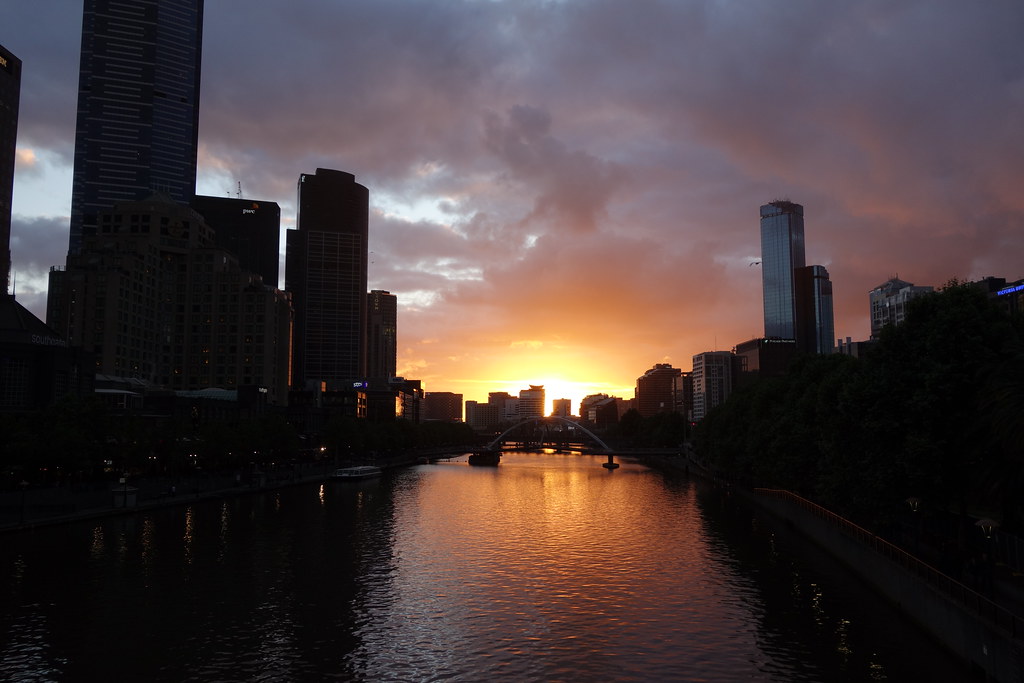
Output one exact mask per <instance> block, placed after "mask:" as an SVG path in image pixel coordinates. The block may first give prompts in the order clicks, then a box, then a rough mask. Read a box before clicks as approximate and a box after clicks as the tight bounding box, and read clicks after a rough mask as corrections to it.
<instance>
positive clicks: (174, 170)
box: [68, 0, 276, 284]
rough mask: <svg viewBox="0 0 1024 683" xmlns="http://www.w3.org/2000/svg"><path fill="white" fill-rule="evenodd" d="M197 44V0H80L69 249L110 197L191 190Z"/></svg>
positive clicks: (184, 195)
mask: <svg viewBox="0 0 1024 683" xmlns="http://www.w3.org/2000/svg"><path fill="white" fill-rule="evenodd" d="M202 45H203V0H85V12H84V15H83V19H82V47H81V61H80V66H79V76H78V79H79V80H78V118H77V125H76V130H75V160H74V161H75V170H74V176H73V179H72V186H71V230H70V238H69V240H68V249H69V253H77V251H78V250H79V249H80V248H81V246H82V237H83V234H85V233H86V232H89V231H90V230H92V229H94V228H95V225H96V218H97V216H98V215H99V214H100V213H102V212H104V211H109V210H111V209H112V208H113V206H114V204H117V203H122V202H127V201H136V200H139V199H143V198H145V197H148V196H150V195H151V194H152V193H153V192H160V193H163V194H165V195H167V196H169V197H170V198H171V199H173V200H174V201H177V202H179V203H185V204H187V203H188V202H189V201H190V200H191V199H192V196H193V195H194V194H195V186H196V156H197V150H198V141H199V80H200V65H201V61H202ZM275 284H276V283H275Z"/></svg>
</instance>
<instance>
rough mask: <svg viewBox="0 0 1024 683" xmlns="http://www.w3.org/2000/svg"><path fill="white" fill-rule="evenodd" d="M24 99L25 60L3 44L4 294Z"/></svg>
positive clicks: (0, 265)
mask: <svg viewBox="0 0 1024 683" xmlns="http://www.w3.org/2000/svg"><path fill="white" fill-rule="evenodd" d="M20 99H21V60H20V59H18V58H17V57H15V56H14V55H13V54H12V53H11V52H10V51H8V50H7V49H6V48H4V46H3V45H0V277H2V278H3V285H4V289H3V291H2V292H0V294H7V293H8V292H9V291H11V202H12V200H13V197H14V158H15V148H16V146H17V142H18V107H19V101H20Z"/></svg>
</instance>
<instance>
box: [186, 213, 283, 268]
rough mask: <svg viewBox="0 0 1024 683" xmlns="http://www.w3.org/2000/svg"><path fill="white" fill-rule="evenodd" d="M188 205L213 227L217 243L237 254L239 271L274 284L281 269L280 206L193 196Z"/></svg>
mask: <svg viewBox="0 0 1024 683" xmlns="http://www.w3.org/2000/svg"><path fill="white" fill-rule="evenodd" d="M190 204H191V206H192V208H193V209H195V210H196V213H198V214H199V215H201V216H202V217H203V220H205V221H206V224H207V225H209V226H210V227H211V228H213V235H214V240H215V241H216V244H217V246H218V247H220V248H222V249H225V250H227V251H230V252H231V253H232V254H234V255H235V256H236V257H238V265H239V266H241V268H242V270H247V271H249V272H251V273H256V274H257V275H259V276H260V277H261V278H262V279H263V284H265V285H269V286H270V287H277V285H278V279H279V271H280V269H281V265H280V263H281V207H280V206H278V204H277V202H267V201H263V200H259V199H239V198H232V197H209V196H206V195H197V196H195V197H194V198H193V199H192V201H191V203H190Z"/></svg>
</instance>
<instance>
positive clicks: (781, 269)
mask: <svg viewBox="0 0 1024 683" xmlns="http://www.w3.org/2000/svg"><path fill="white" fill-rule="evenodd" d="M804 258H805V257H804V207H802V206H801V205H799V204H794V203H793V202H789V201H784V200H779V201H774V202H770V203H768V204H765V205H764V206H762V207H761V284H762V288H763V291H764V336H765V337H778V338H780V339H796V318H797V311H796V282H795V272H796V269H797V268H803V267H804V266H805V265H806V264H805V263H804Z"/></svg>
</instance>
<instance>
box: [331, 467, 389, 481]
mask: <svg viewBox="0 0 1024 683" xmlns="http://www.w3.org/2000/svg"><path fill="white" fill-rule="evenodd" d="M380 475H381V469H380V468H379V467H375V466H374V465H357V466H355V467H342V468H341V469H338V470H334V472H333V473H331V479H344V480H353V479H370V478H372V477H379V476H380Z"/></svg>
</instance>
